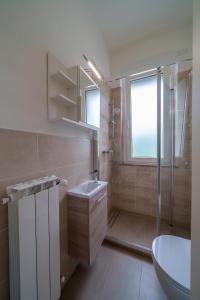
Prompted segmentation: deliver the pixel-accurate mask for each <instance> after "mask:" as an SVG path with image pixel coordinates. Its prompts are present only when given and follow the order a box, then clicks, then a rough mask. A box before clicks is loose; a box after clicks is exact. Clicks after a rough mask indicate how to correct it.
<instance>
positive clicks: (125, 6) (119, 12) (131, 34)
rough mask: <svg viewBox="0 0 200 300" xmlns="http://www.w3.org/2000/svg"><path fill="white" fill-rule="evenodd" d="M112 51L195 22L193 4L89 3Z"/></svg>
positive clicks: (161, 0) (153, 0) (166, 0)
mask: <svg viewBox="0 0 200 300" xmlns="http://www.w3.org/2000/svg"><path fill="white" fill-rule="evenodd" d="M85 1H86V2H87V4H89V8H88V9H89V11H90V12H91V14H92V15H93V17H94V18H95V20H96V23H97V26H98V27H99V29H100V30H101V32H102V34H103V36H104V38H105V41H106V45H107V47H108V49H109V50H111V51H113V50H117V49H119V48H122V47H124V46H127V45H128V44H130V43H133V42H134V41H137V40H140V39H144V38H146V37H149V36H151V35H156V34H159V33H162V32H163V33H164V32H167V31H173V30H174V29H176V28H180V27H181V26H184V25H187V24H189V23H191V22H192V2H193V1H192V0H85Z"/></svg>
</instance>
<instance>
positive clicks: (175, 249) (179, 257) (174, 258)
mask: <svg viewBox="0 0 200 300" xmlns="http://www.w3.org/2000/svg"><path fill="white" fill-rule="evenodd" d="M152 251H153V256H154V258H155V260H156V261H157V263H158V265H159V266H160V267H161V268H162V269H163V271H164V272H165V273H166V274H167V275H168V276H169V277H170V278H171V279H172V280H174V281H176V283H178V284H179V285H181V286H182V287H183V288H185V289H187V290H190V266H191V262H190V259H191V240H187V239H184V238H180V237H177V236H172V235H161V236H159V237H157V238H155V239H154V241H153V245H152Z"/></svg>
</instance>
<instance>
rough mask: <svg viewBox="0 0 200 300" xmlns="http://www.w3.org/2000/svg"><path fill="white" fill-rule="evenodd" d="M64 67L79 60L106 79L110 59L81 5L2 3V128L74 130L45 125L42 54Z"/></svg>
mask: <svg viewBox="0 0 200 300" xmlns="http://www.w3.org/2000/svg"><path fill="white" fill-rule="evenodd" d="M47 51H50V52H52V53H53V54H54V55H55V56H56V57H57V58H58V59H59V60H60V61H62V62H63V63H64V64H66V65H67V66H72V65H76V64H79V63H80V62H81V57H82V54H86V55H87V56H88V57H89V58H91V59H93V60H94V61H95V62H96V63H97V65H98V66H99V68H100V70H101V71H102V73H103V74H104V75H105V76H108V75H109V62H108V53H107V49H106V47H105V44H104V40H103V37H102V35H101V34H100V32H99V31H98V30H97V28H96V27H95V22H93V20H92V17H91V15H89V13H88V10H87V8H86V7H85V6H84V3H83V1H81V0H56V1H55V0H17V1H16V0H4V1H1V2H0V66H1V67H0V127H1V128H10V129H17V130H26V131H33V132H42V133H50V134H60V135H63V134H64V135H68V136H70V135H72V136H74V135H76V134H80V131H79V130H77V129H72V128H67V127H63V126H58V125H55V124H52V123H50V122H48V121H47V95H46V92H47V91H46V52H47Z"/></svg>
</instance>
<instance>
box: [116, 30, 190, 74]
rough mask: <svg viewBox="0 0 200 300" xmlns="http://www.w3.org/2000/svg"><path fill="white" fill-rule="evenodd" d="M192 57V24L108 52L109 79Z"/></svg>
mask: <svg viewBox="0 0 200 300" xmlns="http://www.w3.org/2000/svg"><path fill="white" fill-rule="evenodd" d="M191 57H192V24H188V25H187V26H185V27H183V28H180V29H176V30H175V31H173V32H166V33H163V34H159V35H156V36H152V37H150V38H147V39H145V40H141V41H138V42H135V43H134V44H131V45H128V46H127V47H124V48H122V49H120V50H117V51H112V52H110V63H111V78H117V77H120V76H126V75H128V74H132V73H137V72H140V71H144V70H147V69H151V68H154V67H157V66H160V65H166V64H171V63H173V62H176V61H179V60H182V59H186V58H191Z"/></svg>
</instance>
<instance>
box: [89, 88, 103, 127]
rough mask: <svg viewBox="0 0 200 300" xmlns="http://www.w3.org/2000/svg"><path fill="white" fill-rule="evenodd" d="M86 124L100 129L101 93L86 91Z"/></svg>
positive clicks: (95, 90) (93, 90)
mask: <svg viewBox="0 0 200 300" xmlns="http://www.w3.org/2000/svg"><path fill="white" fill-rule="evenodd" d="M85 114H86V123H88V124H90V125H93V126H96V127H100V91H99V89H97V88H95V89H88V90H86V91H85Z"/></svg>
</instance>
